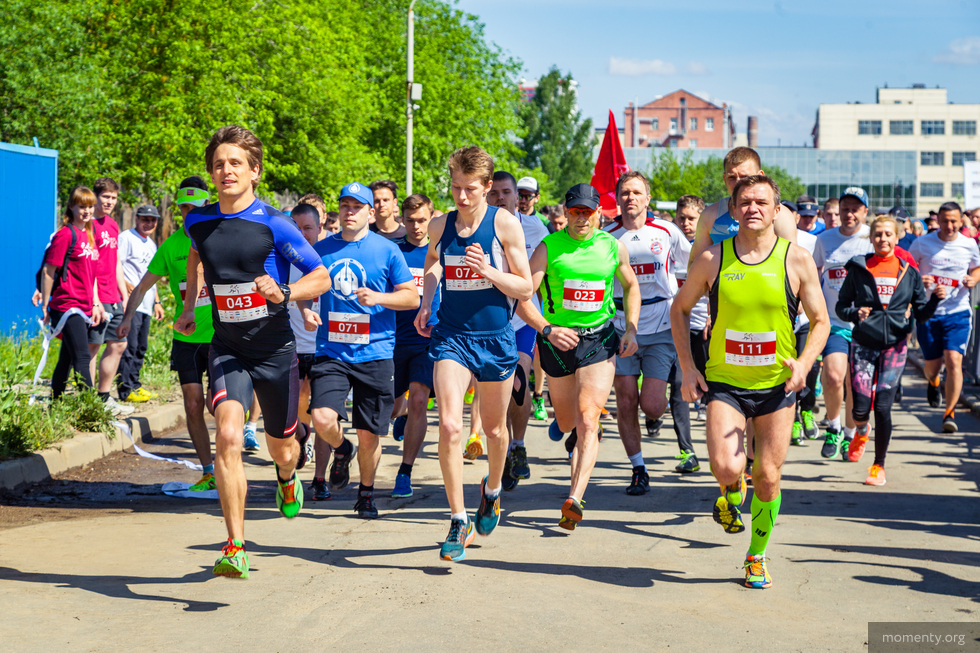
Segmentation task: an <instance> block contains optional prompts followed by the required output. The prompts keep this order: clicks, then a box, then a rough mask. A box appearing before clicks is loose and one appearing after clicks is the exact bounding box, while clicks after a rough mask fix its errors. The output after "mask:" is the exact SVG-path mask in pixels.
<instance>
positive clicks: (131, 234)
mask: <svg viewBox="0 0 980 653" xmlns="http://www.w3.org/2000/svg"><path fill="white" fill-rule="evenodd" d="M159 219H160V212H159V211H157V208H156V207H155V206H153V205H152V204H144V205H143V206H141V207H139V208H138V209H136V226H135V227H133V228H132V229H127V230H126V231H124V232H122V233H121V234H119V248H118V252H119V261H120V263H121V264H122V268H123V278H124V280H125V283H126V290H127V292H130V293H132V292H133V288H135V287H136V284H138V283H139V282H140V279H142V278H143V275H144V274H146V269H147V266H149V264H150V261H151V260H153V256H154V255H155V254H156V253H157V245H156V243H154V242H153V239H152V238H151V236H152V235H153V232H154V231H156V228H157V221H158V220H159ZM152 290H153V292H152V293H150V292H147V293H146V294H145V295H144V296H143V297H142V298H141V300H140V301H139V303H138V305H137V306H136V307H135V308H136V312H135V313H134V314H133V318H132V319H133V321H134V322H136V327H135V328H133V329H131V330H130V332H129V335H128V336H127V338H126V351H125V352H123V356H122V360H120V361H119V380H118V384H117V386H116V393H117V394H118V395H119V398H120V399H122V400H123V401H128V402H145V401H149V400H150V399H155V398H156V396H157V395H156V393H155V392H148V391H147V390H146V389H145V388H143V384H142V383H141V382H140V372H141V371H142V369H143V358H144V357H145V356H146V347H147V344H148V341H149V338H150V316H151V315H152V316H153V317H155V318H156V319H157V320H158V321H159V320H162V319H163V317H164V314H163V306H161V305H160V296H159V295H158V294H157V289H156V285H154V286H153V288H152ZM135 303H137V302H136V300H134V299H132V297H130V301H129V302H128V303H127V305H126V309H127V311H128V310H129V304H135ZM117 331H118V329H117Z"/></svg>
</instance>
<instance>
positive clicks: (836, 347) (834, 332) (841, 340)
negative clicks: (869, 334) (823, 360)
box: [823, 324, 851, 356]
mask: <svg viewBox="0 0 980 653" xmlns="http://www.w3.org/2000/svg"><path fill="white" fill-rule="evenodd" d="M850 351H851V330H850V329H848V328H847V327H839V326H836V325H833V324H831V325H830V335H829V336H827V344H826V345H824V346H823V355H824V356H829V355H830V354H845V355H849V354H850Z"/></svg>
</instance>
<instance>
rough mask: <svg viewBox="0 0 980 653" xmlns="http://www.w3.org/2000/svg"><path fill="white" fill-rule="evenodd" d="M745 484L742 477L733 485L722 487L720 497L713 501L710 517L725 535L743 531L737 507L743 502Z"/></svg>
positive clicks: (743, 527) (743, 525)
mask: <svg viewBox="0 0 980 653" xmlns="http://www.w3.org/2000/svg"><path fill="white" fill-rule="evenodd" d="M745 496H746V483H745V476H744V475H742V477H741V478H739V479H738V481H737V482H735V483H734V484H733V485H729V486H726V487H722V489H721V496H720V497H718V499H717V500H716V501H715V507H714V510H712V517H713V518H714V520H715V521H716V522H717V523H719V524H721V526H722V528H724V529H725V532H726V533H730V534H734V533H741V532H742V531H744V530H745V524H743V523H742V513H741V512H740V511H739V509H738V508H739V506H741V505H742V503H743V502H744V501H745Z"/></svg>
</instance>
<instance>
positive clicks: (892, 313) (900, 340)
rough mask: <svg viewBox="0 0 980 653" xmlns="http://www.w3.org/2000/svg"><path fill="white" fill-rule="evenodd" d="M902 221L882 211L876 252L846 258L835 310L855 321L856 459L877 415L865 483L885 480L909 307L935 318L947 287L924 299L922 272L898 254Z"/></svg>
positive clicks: (851, 456) (874, 229)
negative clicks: (870, 462)
mask: <svg viewBox="0 0 980 653" xmlns="http://www.w3.org/2000/svg"><path fill="white" fill-rule="evenodd" d="M898 232H899V222H898V220H897V219H896V218H895V217H894V216H891V215H882V216H879V217H877V218H876V219H875V221H874V222H872V223H871V242H872V244H873V246H874V252H873V253H871V254H863V255H860V256H855V257H854V258H852V259H851V260H850V261H848V262H847V265H846V269H847V276H846V277H845V278H844V285H843V286H842V287H841V289H840V295H839V297H838V298H837V306H836V307H835V308H836V312H837V314H838V315H839V316H840V317H841V318H842V319H844V320H848V321H852V322H853V323H854V330H853V332H852V336H853V341H852V342H851V351H850V356H849V362H850V373H851V392H852V393H853V394H854V409H853V410H854V422H855V423H856V424H857V435H856V436H855V437H854V441H853V442H852V443H851V445H850V447H848V450H847V459H848V460H849V461H851V462H852V463H856V462H858V461H859V460H861V456H862V455H864V449H865V447H866V446H867V444H868V430H869V424H868V419H869V417H870V415H871V411H872V409H873V410H874V415H875V460H874V464H873V465H871V467H869V468H868V478H867V479H866V480H865V481H864V482H865V484H866V485H884V484H885V454H886V453H887V451H888V443H889V441H890V440H891V434H892V403H893V402H894V400H895V393H896V392H897V391H898V381H899V379H901V378H902V371H903V370H904V369H905V358H906V354H907V348H906V346H905V340H906V338H907V337H908V334H909V332H910V331H911V329H912V325H911V322H910V320H909V315H908V314H909V310H910V309H911V312H912V313H914V314H915V319H917V320H928V319H929V318H930V317H932V314H933V312H934V311H935V310H936V306H938V305H939V300H941V299H942V298H943V297H945V296H946V288H945V287H944V286H942V285H939V284H934V285H933V286H932V293H931V296H930V297H929V298H928V300H927V299H926V292H925V289H924V288H923V287H922V279H921V277H920V276H919V271H918V270H916V269H915V267H914V266H912V265H910V264H908V263H907V262H905V261H903V260H901V259H900V258H899V257H897V256H896V255H895V248H896V247H897V245H898Z"/></svg>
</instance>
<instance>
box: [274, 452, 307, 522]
mask: <svg viewBox="0 0 980 653" xmlns="http://www.w3.org/2000/svg"><path fill="white" fill-rule="evenodd" d="M276 481H277V482H276V507H277V508H279V512H281V513H282V516H283V517H285V518H286V519H292V518H293V517H295V516H296V515H298V514H299V511H300V510H302V509H303V484H302V483H300V482H299V479H298V478H296V472H293V478H292V479H290V481H289V482H288V483H282V482H280V481H279V466H278V465H276Z"/></svg>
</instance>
